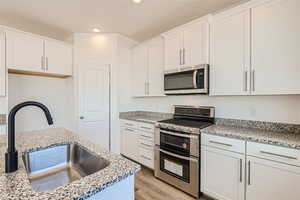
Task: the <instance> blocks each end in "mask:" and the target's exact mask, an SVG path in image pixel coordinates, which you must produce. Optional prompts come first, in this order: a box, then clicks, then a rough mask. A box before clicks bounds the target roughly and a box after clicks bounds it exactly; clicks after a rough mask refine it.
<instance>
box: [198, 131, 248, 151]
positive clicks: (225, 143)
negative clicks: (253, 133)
mask: <svg viewBox="0 0 300 200" xmlns="http://www.w3.org/2000/svg"><path fill="white" fill-rule="evenodd" d="M201 144H202V145H206V146H209V147H215V148H219V149H224V150H227V151H232V152H237V153H245V141H243V140H237V139H232V138H226V137H221V136H215V135H209V134H202V136H201Z"/></svg>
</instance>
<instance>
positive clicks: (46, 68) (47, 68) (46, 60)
mask: <svg viewBox="0 0 300 200" xmlns="http://www.w3.org/2000/svg"><path fill="white" fill-rule="evenodd" d="M46 70H47V71H48V57H46Z"/></svg>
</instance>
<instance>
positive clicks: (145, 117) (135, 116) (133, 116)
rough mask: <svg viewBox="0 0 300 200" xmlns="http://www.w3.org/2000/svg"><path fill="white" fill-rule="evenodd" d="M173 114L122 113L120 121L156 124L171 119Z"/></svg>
mask: <svg viewBox="0 0 300 200" xmlns="http://www.w3.org/2000/svg"><path fill="white" fill-rule="evenodd" d="M172 117H173V114H170V113H158V112H147V111H133V112H121V113H120V119H126V120H133V121H137V122H144V123H151V124H155V123H156V122H157V121H161V120H165V119H170V118H172Z"/></svg>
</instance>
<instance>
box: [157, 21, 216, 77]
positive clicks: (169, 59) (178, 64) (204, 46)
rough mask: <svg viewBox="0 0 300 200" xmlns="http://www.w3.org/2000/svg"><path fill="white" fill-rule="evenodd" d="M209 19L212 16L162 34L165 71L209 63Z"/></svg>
mask: <svg viewBox="0 0 300 200" xmlns="http://www.w3.org/2000/svg"><path fill="white" fill-rule="evenodd" d="M209 20H210V16H205V17H203V18H200V19H198V20H195V21H193V22H190V23H188V24H186V25H183V26H181V27H178V28H176V29H174V30H171V31H169V32H167V33H164V34H162V35H163V37H164V44H165V47H164V53H165V71H176V70H180V68H182V67H188V66H192V65H198V64H208V62H209Z"/></svg>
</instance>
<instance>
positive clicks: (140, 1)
mask: <svg viewBox="0 0 300 200" xmlns="http://www.w3.org/2000/svg"><path fill="white" fill-rule="evenodd" d="M132 1H133V3H142V1H143V0H132Z"/></svg>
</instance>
